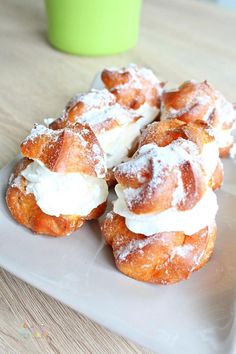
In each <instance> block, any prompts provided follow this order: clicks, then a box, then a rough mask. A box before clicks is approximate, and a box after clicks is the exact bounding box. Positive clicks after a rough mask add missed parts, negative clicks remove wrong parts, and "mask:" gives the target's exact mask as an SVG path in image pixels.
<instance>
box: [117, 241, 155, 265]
mask: <svg viewBox="0 0 236 354" xmlns="http://www.w3.org/2000/svg"><path fill="white" fill-rule="evenodd" d="M154 241H155V238H154V237H146V238H144V239H140V240H131V241H130V242H129V243H128V244H127V245H125V246H122V247H120V248H119V249H118V250H116V251H115V252H114V256H115V258H116V259H117V260H119V261H124V260H126V258H127V256H129V255H130V254H131V253H133V252H137V251H138V252H140V253H141V254H142V253H143V248H144V247H145V246H147V245H149V244H151V243H153V242H154Z"/></svg>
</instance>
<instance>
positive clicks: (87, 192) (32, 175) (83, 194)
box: [21, 160, 108, 216]
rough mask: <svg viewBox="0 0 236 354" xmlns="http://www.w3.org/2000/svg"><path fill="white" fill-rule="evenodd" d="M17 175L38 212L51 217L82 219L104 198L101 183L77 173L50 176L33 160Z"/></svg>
mask: <svg viewBox="0 0 236 354" xmlns="http://www.w3.org/2000/svg"><path fill="white" fill-rule="evenodd" d="M21 175H22V176H23V177H24V178H25V179H26V180H27V187H26V193H33V195H34V197H35V200H36V203H37V204H38V206H39V207H40V209H41V210H42V211H43V212H44V213H46V214H48V215H52V216H60V215H80V216H86V215H88V214H89V213H90V212H91V211H92V210H93V209H94V208H96V207H97V206H98V205H100V204H102V203H104V202H105V201H106V199H107V196H108V187H107V183H106V182H105V181H104V180H103V179H100V178H97V177H93V176H88V175H84V174H81V173H58V172H52V171H50V170H49V169H47V168H46V167H45V166H44V165H43V163H42V162H40V161H37V160H35V161H34V162H32V163H31V164H29V165H28V166H27V167H26V169H25V170H23V171H22V172H21Z"/></svg>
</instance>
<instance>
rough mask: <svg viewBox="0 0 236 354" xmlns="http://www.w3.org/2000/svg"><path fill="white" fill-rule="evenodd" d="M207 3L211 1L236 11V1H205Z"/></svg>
mask: <svg viewBox="0 0 236 354" xmlns="http://www.w3.org/2000/svg"><path fill="white" fill-rule="evenodd" d="M200 1H202V0H200ZM205 1H211V2H213V3H216V4H219V5H221V6H224V7H227V8H228V9H231V10H236V0H205Z"/></svg>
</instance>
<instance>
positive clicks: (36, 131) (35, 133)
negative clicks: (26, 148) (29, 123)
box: [22, 124, 61, 145]
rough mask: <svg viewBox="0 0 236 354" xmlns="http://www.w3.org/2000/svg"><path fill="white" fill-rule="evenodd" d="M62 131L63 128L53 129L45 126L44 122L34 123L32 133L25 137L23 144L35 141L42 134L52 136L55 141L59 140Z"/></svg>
mask: <svg viewBox="0 0 236 354" xmlns="http://www.w3.org/2000/svg"><path fill="white" fill-rule="evenodd" d="M60 133H61V130H52V129H49V128H47V127H45V126H44V125H42V124H34V127H33V129H32V130H31V132H30V134H29V135H28V136H27V137H26V138H25V139H24V141H23V142H22V144H23V145H24V144H27V143H28V141H34V140H35V139H36V138H38V137H39V136H41V135H48V136H50V137H51V139H54V141H57V139H58V137H59V135H60Z"/></svg>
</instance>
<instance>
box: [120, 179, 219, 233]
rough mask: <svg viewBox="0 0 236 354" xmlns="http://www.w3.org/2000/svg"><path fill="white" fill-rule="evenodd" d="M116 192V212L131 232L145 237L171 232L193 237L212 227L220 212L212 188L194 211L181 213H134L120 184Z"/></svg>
mask: <svg viewBox="0 0 236 354" xmlns="http://www.w3.org/2000/svg"><path fill="white" fill-rule="evenodd" d="M115 191H116V194H117V196H118V199H117V200H116V201H115V202H114V203H113V204H114V212H115V213H116V214H119V215H121V216H123V217H124V218H125V224H126V226H127V228H128V229H129V230H130V231H132V232H134V233H138V234H143V235H145V236H151V235H154V234H156V233H161V232H171V231H174V232H177V231H180V232H184V233H185V234H186V235H193V234H194V233H196V232H198V231H199V230H201V229H203V228H204V227H206V226H208V225H211V224H212V222H213V221H214V220H215V216H216V213H217V210H218V204H217V199H216V195H215V193H214V192H213V191H212V189H210V188H208V189H207V191H206V192H205V193H204V195H203V197H202V198H201V200H200V201H199V202H198V203H197V204H196V205H195V206H194V207H193V208H192V209H189V210H186V211H179V210H177V209H176V208H175V207H172V208H169V209H167V210H165V211H163V212H161V213H150V214H135V213H132V212H131V211H130V210H129V209H128V207H127V205H126V202H125V199H124V189H123V188H122V187H121V185H119V184H118V185H117V186H116V187H115Z"/></svg>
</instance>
